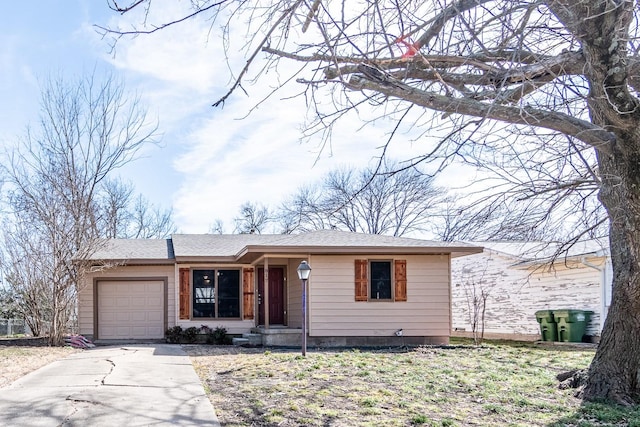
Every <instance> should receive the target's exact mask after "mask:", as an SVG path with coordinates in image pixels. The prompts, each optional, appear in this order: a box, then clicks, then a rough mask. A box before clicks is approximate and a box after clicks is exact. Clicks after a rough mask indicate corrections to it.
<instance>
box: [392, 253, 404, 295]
mask: <svg viewBox="0 0 640 427" xmlns="http://www.w3.org/2000/svg"><path fill="white" fill-rule="evenodd" d="M394 276H395V277H394V280H395V295H394V300H395V301H406V300H407V261H406V260H404V259H397V260H395V261H394Z"/></svg>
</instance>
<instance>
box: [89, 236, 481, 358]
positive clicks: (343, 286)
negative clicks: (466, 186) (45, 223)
mask: <svg viewBox="0 0 640 427" xmlns="http://www.w3.org/2000/svg"><path fill="white" fill-rule="evenodd" d="M480 251H482V248H480V247H476V246H474V245H470V244H464V243H449V242H433V241H426V240H418V239H409V238H398V237H391V236H381V235H368V234H361V233H350V232H342V231H335V230H324V231H316V232H310V233H306V234H298V235H260V234H238V235H218V234H203V235H195V234H176V235H173V236H171V238H169V239H160V240H155V239H146V240H145V239H128V240H125V239H114V240H107V241H105V242H104V245H102V246H101V247H100V249H99V250H97V251H96V252H95V253H94V255H93V256H92V257H91V262H92V264H93V266H94V267H93V269H92V270H93V272H92V273H90V274H88V275H87V276H86V279H85V283H84V285H83V286H82V287H81V289H80V290H79V299H78V321H79V331H80V333H81V334H82V335H85V336H88V337H90V338H93V339H96V340H122V339H159V338H162V337H163V336H164V333H165V330H166V329H167V328H171V327H173V326H176V325H178V326H181V327H182V328H188V327H191V326H196V327H200V326H202V325H207V326H209V327H211V328H216V327H224V328H226V330H227V332H228V333H229V334H232V335H240V334H245V333H249V332H251V331H253V332H254V333H261V334H264V336H266V335H274V336H272V337H267V338H270V340H267V341H266V342H267V343H268V344H277V343H279V342H280V343H283V344H295V342H297V343H300V342H301V326H302V284H301V281H300V280H299V279H298V275H297V271H296V270H297V268H298V265H299V264H300V263H301V262H302V261H303V260H304V261H307V262H308V263H309V265H310V266H311V269H312V271H311V276H310V278H309V280H308V292H307V317H308V321H307V331H308V336H309V343H310V345H323V346H330V345H384V344H388V343H390V342H392V340H395V341H393V342H394V343H398V344H407V345H408V344H424V343H447V342H448V340H449V336H450V332H451V275H450V271H451V270H450V266H451V259H452V258H456V257H460V256H464V255H469V254H474V253H479V252H480ZM279 339H280V341H278V340H279Z"/></svg>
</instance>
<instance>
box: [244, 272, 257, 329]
mask: <svg viewBox="0 0 640 427" xmlns="http://www.w3.org/2000/svg"><path fill="white" fill-rule="evenodd" d="M254 286H255V284H254V280H253V268H245V269H244V270H243V272H242V294H243V295H244V296H243V300H242V313H243V316H242V317H243V319H253V307H254V302H255V300H254Z"/></svg>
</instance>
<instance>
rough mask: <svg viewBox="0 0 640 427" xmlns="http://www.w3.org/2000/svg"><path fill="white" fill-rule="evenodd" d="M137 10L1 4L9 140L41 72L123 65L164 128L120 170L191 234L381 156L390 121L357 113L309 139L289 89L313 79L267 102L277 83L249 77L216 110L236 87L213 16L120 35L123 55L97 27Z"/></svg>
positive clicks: (70, 0)
mask: <svg viewBox="0 0 640 427" xmlns="http://www.w3.org/2000/svg"><path fill="white" fill-rule="evenodd" d="M178 3H179V4H182V5H183V6H184V5H188V3H189V2H186V1H184V2H178ZM174 5H175V3H174V2H167V3H163V9H162V11H161V12H163V13H166V14H167V16H171V13H172V12H173V11H171V10H169V9H168V8H170V7H176V6H174ZM174 16H175V15H174ZM135 19H136V17H135V16H133V15H131V16H129V15H125V16H124V17H122V16H120V15H117V14H115V13H113V12H112V11H110V10H109V9H108V7H107V4H106V0H105V1H102V0H47V1H44V2H38V3H37V7H36V6H34V5H29V6H27V5H24V4H22V3H20V2H7V3H5V4H3V13H2V14H0V28H2V30H0V67H1V71H0V109H1V110H0V140H1V141H2V143H3V144H5V145H7V144H11V143H12V142H13V141H15V138H16V137H19V136H20V135H21V134H23V133H24V130H25V128H26V126H27V125H28V124H29V123H32V124H35V121H36V120H37V117H38V103H39V97H40V93H39V81H41V80H43V79H45V78H46V77H47V76H48V75H49V74H51V73H53V74H58V73H61V74H62V75H64V76H67V77H69V78H70V79H71V80H73V79H76V78H78V77H79V76H81V75H82V74H83V73H85V74H86V73H91V72H92V71H93V70H94V69H95V70H97V71H98V72H99V73H106V72H113V73H114V74H115V75H116V76H117V77H119V78H122V79H123V80H124V82H125V85H126V87H127V89H128V90H130V91H132V92H137V93H138V94H139V95H140V96H141V98H142V100H143V103H144V104H145V105H146V107H147V108H148V110H149V113H150V115H151V116H152V117H157V119H158V121H159V125H160V131H161V133H162V135H163V136H162V140H161V144H160V145H159V146H150V147H148V148H147V149H145V151H144V153H143V156H142V158H141V159H139V160H137V161H136V162H135V163H134V164H132V165H130V166H129V167H126V168H125V169H124V170H122V171H121V175H122V176H123V177H124V178H125V179H126V180H128V181H131V182H132V183H133V184H134V185H135V188H136V191H138V192H140V193H142V194H144V195H145V196H146V197H147V198H148V199H149V200H150V201H151V202H152V203H154V204H156V205H160V206H163V207H165V208H168V207H171V206H173V208H174V220H175V222H176V225H177V226H178V228H179V230H180V231H181V232H185V233H204V232H207V231H208V230H209V228H210V226H211V225H212V224H213V223H214V220H215V219H217V218H219V219H222V220H223V221H224V222H225V226H226V227H225V231H227V232H232V231H233V224H232V218H233V217H234V216H236V215H237V213H238V210H239V207H240V205H241V204H242V203H243V202H245V201H252V202H259V203H262V204H265V205H270V206H276V205H277V204H279V203H280V202H281V201H282V200H283V199H284V197H285V196H287V195H290V194H292V193H293V192H295V191H296V189H297V188H298V187H299V186H301V185H303V184H307V183H311V182H314V181H317V179H318V178H319V177H320V176H322V175H323V174H325V173H326V172H327V171H329V170H331V169H335V168H337V167H339V166H343V165H348V166H353V167H362V166H365V165H367V164H372V162H373V161H374V158H375V157H376V156H378V155H379V154H380V150H379V147H381V146H382V144H383V143H384V141H385V138H386V136H385V135H386V132H387V131H388V129H385V126H384V124H381V125H379V126H367V127H365V128H362V126H361V123H359V122H357V121H351V122H345V123H343V124H342V125H341V126H340V127H339V128H338V129H336V132H335V133H334V136H333V142H332V144H331V146H330V147H326V146H325V147H321V146H320V145H319V142H318V140H311V141H310V142H306V143H301V142H300V135H301V130H300V129H301V127H302V126H303V123H304V120H305V114H304V111H305V109H306V108H305V105H304V99H303V98H300V97H299V98H296V99H288V98H289V97H290V96H292V95H294V94H295V93H297V92H300V91H301V90H302V89H303V88H302V87H299V85H296V84H295V83H293V84H292V85H290V87H289V89H288V92H282V93H278V94H276V95H275V96H272V97H271V98H270V99H268V100H266V101H265V102H263V103H260V101H261V100H262V99H263V98H264V97H265V96H266V95H267V94H268V93H269V91H270V90H271V88H270V87H269V86H268V82H269V79H266V80H261V83H260V85H251V84H247V85H245V87H246V90H247V92H248V95H249V96H247V95H245V94H244V93H243V92H241V91H238V92H236V93H235V94H234V95H233V96H232V97H231V98H230V100H229V101H228V102H227V103H226V104H225V106H224V108H213V107H212V106H211V104H212V103H213V102H214V101H215V100H217V99H218V98H220V97H221V96H222V95H223V94H224V93H225V92H226V90H227V89H228V87H229V67H228V66H227V62H226V61H225V56H224V51H223V49H222V43H221V40H220V38H219V36H218V35H217V34H215V31H214V32H211V31H210V23H208V22H206V21H203V20H199V21H196V20H193V21H190V22H188V23H186V24H184V25H180V26H176V27H173V28H170V29H167V30H164V31H162V32H159V33H156V34H154V35H151V36H140V37H137V38H135V39H132V38H129V39H122V40H121V41H120V42H119V43H118V45H117V49H116V51H115V53H114V52H111V51H110V46H109V43H108V41H107V40H104V39H102V38H101V37H100V35H99V34H98V33H97V32H96V29H95V27H94V24H99V25H107V26H116V25H118V24H120V25H123V24H126V20H135ZM232 61H235V62H234V63H232V67H233V66H235V65H236V64H237V69H236V70H234V71H237V70H239V68H240V67H241V66H242V61H243V58H242V57H240V56H238V57H237V58H234V59H232ZM265 82H267V84H265ZM253 107H255V109H253ZM250 112H251V114H249V113H250ZM248 114H249V115H248ZM247 115H248V116H247ZM394 150H395V151H394V153H393V154H394V155H395V156H396V157H402V158H405V159H406V158H408V157H411V156H412V155H413V154H415V153H416V152H417V151H416V147H415V145H414V144H412V143H411V142H409V141H407V142H404V143H403V142H402V141H399V142H397V143H396V145H395V146H394Z"/></svg>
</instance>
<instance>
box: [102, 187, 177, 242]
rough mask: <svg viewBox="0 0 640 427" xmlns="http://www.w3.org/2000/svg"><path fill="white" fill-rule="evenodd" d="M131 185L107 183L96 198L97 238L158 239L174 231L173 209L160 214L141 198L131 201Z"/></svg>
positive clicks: (160, 210)
mask: <svg viewBox="0 0 640 427" xmlns="http://www.w3.org/2000/svg"><path fill="white" fill-rule="evenodd" d="M133 191H134V187H133V185H132V184H130V183H129V184H127V183H124V182H122V180H120V179H115V180H108V181H106V182H105V184H104V185H103V186H102V191H101V192H100V194H99V199H100V201H99V203H100V207H99V212H100V214H101V215H100V218H99V221H98V230H99V234H100V237H105V238H124V239H152V238H155V239H162V238H166V237H168V236H169V235H171V233H174V232H175V231H176V226H175V224H174V222H173V209H165V210H162V209H161V208H159V207H156V206H154V205H153V204H151V203H150V202H149V200H147V199H146V198H145V197H143V196H142V195H141V194H140V195H138V196H137V197H135V198H134V197H133Z"/></svg>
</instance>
